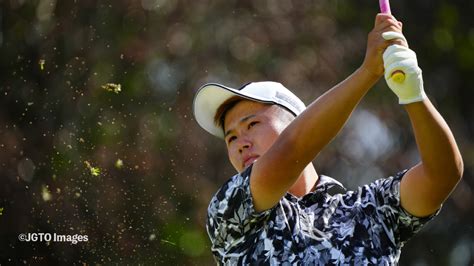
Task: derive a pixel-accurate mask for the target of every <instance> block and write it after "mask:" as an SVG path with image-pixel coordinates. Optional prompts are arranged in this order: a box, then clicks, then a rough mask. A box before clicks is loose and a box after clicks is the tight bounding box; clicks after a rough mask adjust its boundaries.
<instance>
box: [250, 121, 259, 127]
mask: <svg viewBox="0 0 474 266" xmlns="http://www.w3.org/2000/svg"><path fill="white" fill-rule="evenodd" d="M258 123H259V122H258V121H253V122H251V123H250V124H249V127H248V128H251V127H253V126H255V125H256V124H258Z"/></svg>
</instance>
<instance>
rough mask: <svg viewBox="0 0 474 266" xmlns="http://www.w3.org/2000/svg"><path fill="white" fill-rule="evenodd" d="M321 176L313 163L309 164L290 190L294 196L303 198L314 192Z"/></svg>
mask: <svg viewBox="0 0 474 266" xmlns="http://www.w3.org/2000/svg"><path fill="white" fill-rule="evenodd" d="M318 179H319V176H318V173H316V169H315V168H314V166H313V163H310V164H308V165H307V166H306V167H305V168H304V170H303V172H301V175H300V177H299V178H298V179H297V180H296V182H295V184H294V185H293V186H292V187H291V188H290V189H289V190H288V192H289V193H291V194H292V195H294V196H296V197H298V198H301V197H303V196H304V195H306V194H308V193H309V192H311V191H312V190H313V188H314V187H315V186H316V183H317V182H318Z"/></svg>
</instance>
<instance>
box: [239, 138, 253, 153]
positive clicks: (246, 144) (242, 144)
mask: <svg viewBox="0 0 474 266" xmlns="http://www.w3.org/2000/svg"><path fill="white" fill-rule="evenodd" d="M250 147H252V143H251V142H250V141H249V140H248V139H242V140H241V141H240V143H239V153H242V152H243V151H244V150H245V149H249V148H250Z"/></svg>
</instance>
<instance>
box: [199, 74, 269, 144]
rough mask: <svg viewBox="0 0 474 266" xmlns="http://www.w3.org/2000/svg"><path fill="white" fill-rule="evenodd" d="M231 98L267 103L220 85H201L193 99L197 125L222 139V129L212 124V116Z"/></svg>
mask: <svg viewBox="0 0 474 266" xmlns="http://www.w3.org/2000/svg"><path fill="white" fill-rule="evenodd" d="M233 96H239V97H242V98H245V99H249V100H254V101H259V102H269V101H265V100H263V99H259V98H258V97H252V96H249V95H246V94H243V93H241V92H240V91H239V90H236V89H233V88H229V87H226V86H224V85H221V84H217V83H208V84H205V85H203V86H202V87H201V88H200V89H199V90H198V92H197V93H196V97H194V103H193V109H194V117H195V118H196V121H197V122H198V124H199V125H200V126H201V127H202V128H204V129H205V130H206V131H207V132H209V133H211V134H212V135H214V136H217V137H219V138H224V132H223V130H222V128H220V127H218V126H217V125H216V124H215V123H214V116H215V115H216V112H217V109H218V108H219V107H220V106H221V105H222V104H223V103H224V102H225V101H226V100H228V99H230V98H231V97H233Z"/></svg>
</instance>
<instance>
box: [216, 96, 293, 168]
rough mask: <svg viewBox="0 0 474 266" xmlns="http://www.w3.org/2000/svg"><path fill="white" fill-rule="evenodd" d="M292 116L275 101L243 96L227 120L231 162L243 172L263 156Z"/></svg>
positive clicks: (228, 147)
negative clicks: (274, 102) (275, 103)
mask: <svg viewBox="0 0 474 266" xmlns="http://www.w3.org/2000/svg"><path fill="white" fill-rule="evenodd" d="M292 118H293V116H292V115H291V114H290V113H288V112H286V111H284V110H283V109H281V108H280V107H278V106H276V105H266V104H262V103H258V102H253V101H248V100H242V101H240V102H239V103H237V104H236V105H235V106H234V107H233V108H232V109H230V110H229V111H228V112H227V114H226V116H225V120H224V134H225V142H226V145H227V152H228V156H229V159H230V162H231V163H232V165H233V166H234V168H235V169H236V170H237V171H238V172H242V171H243V170H244V169H245V168H246V167H247V166H249V165H250V164H252V163H253V162H254V161H256V160H257V159H258V157H260V156H262V155H263V154H264V153H265V152H266V151H267V150H268V149H269V148H270V147H271V146H272V144H273V143H274V142H275V140H276V139H277V137H278V136H279V135H280V133H281V132H282V131H283V130H284V129H285V127H286V126H287V125H288V124H289V123H290V122H291V120H292Z"/></svg>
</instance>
